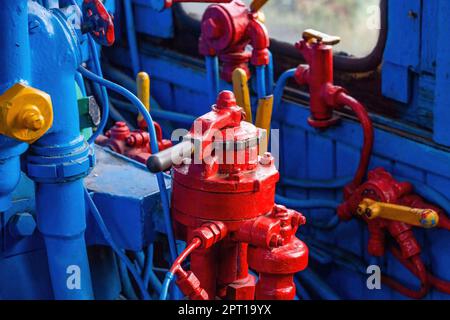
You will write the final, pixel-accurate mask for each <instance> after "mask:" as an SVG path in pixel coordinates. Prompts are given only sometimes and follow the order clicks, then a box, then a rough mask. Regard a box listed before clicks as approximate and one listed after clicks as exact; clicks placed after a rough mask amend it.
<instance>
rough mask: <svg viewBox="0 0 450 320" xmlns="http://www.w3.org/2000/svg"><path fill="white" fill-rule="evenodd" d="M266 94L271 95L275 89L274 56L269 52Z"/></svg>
mask: <svg viewBox="0 0 450 320" xmlns="http://www.w3.org/2000/svg"><path fill="white" fill-rule="evenodd" d="M266 82H267V84H266V94H267V95H271V94H272V93H273V87H274V71H273V55H272V52H270V51H269V64H268V65H267V68H266Z"/></svg>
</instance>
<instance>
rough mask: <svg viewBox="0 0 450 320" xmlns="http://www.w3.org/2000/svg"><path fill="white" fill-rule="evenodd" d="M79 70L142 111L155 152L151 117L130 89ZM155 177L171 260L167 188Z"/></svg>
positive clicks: (173, 255)
mask: <svg viewBox="0 0 450 320" xmlns="http://www.w3.org/2000/svg"><path fill="white" fill-rule="evenodd" d="M79 71H80V72H81V74H82V75H83V76H84V77H86V78H88V79H91V80H92V81H94V82H97V83H99V84H101V85H104V86H105V87H107V88H108V89H110V90H112V91H115V92H117V93H118V94H121V95H123V96H124V97H126V98H127V99H128V100H130V102H131V103H133V105H134V106H135V107H136V108H137V109H138V110H139V112H141V113H142V115H143V117H144V119H145V121H146V123H147V125H148V130H149V133H150V148H151V150H154V152H155V153H156V152H158V151H159V148H158V141H157V138H156V131H155V127H154V125H153V119H152V117H151V115H150V113H149V112H148V111H147V109H146V108H145V106H144V105H143V104H142V102H141V101H140V100H139V99H138V98H137V97H136V96H135V95H134V94H132V93H131V92H130V91H128V90H127V89H125V88H124V87H121V86H119V85H118V84H116V83H113V82H111V81H108V80H105V79H103V78H100V77H98V76H97V75H95V74H93V73H92V72H90V71H89V70H86V69H85V68H83V67H80V68H79ZM156 178H157V180H158V186H159V191H160V196H161V202H162V208H163V213H164V223H165V226H166V233H167V237H168V239H169V249H170V256H171V259H172V262H173V261H175V259H176V258H177V256H178V254H177V250H176V244H175V236H174V234H173V229H172V218H171V215H170V205H169V197H168V192H167V188H166V184H165V180H164V174H163V173H158V174H156Z"/></svg>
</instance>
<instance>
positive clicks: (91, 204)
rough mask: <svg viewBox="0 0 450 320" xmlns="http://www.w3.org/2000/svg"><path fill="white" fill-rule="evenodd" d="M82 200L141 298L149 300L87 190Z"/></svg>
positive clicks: (137, 275)
mask: <svg viewBox="0 0 450 320" xmlns="http://www.w3.org/2000/svg"><path fill="white" fill-rule="evenodd" d="M84 198H85V201H86V203H87V204H88V206H89V211H90V212H91V214H92V215H93V216H94V219H95V221H96V222H97V225H98V226H99V228H100V231H101V233H102V235H103V237H104V239H105V240H106V242H108V244H109V245H110V247H111V248H112V249H113V250H114V252H115V253H116V254H117V255H118V256H119V258H120V260H121V261H122V262H123V263H124V264H125V265H126V267H127V269H128V270H129V271H130V272H131V274H132V275H133V278H134V281H135V282H136V284H137V286H138V287H139V290H140V293H141V296H142V298H143V299H145V300H150V296H149V295H148V292H147V288H146V287H145V285H144V283H143V281H142V279H141V277H140V276H139V273H138V272H137V271H136V268H135V267H134V266H133V264H132V263H131V261H130V260H129V259H128V257H127V256H126V255H125V253H123V252H122V250H121V249H120V248H119V247H118V246H117V244H116V243H115V242H114V239H113V238H112V236H111V233H110V232H109V230H108V228H107V227H106V224H105V222H104V221H103V218H102V215H101V214H100V212H99V211H98V209H97V206H96V205H95V203H94V200H92V198H91V196H90V194H89V192H88V191H87V189H84Z"/></svg>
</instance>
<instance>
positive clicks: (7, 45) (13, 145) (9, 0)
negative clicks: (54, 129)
mask: <svg viewBox="0 0 450 320" xmlns="http://www.w3.org/2000/svg"><path fill="white" fill-rule="evenodd" d="M0 29H1V30H2V31H1V32H2V35H1V37H0V48H1V50H0V61H3V63H2V71H1V72H0V94H3V93H4V92H5V91H6V90H8V89H9V88H11V87H12V86H13V85H14V84H15V83H17V82H20V81H25V82H27V81H29V80H30V79H31V75H30V66H31V64H30V61H31V60H30V45H29V34H28V10H27V0H3V1H0ZM27 148H28V145H27V144H25V143H20V142H18V141H16V140H13V139H10V138H8V137H6V136H2V135H0V176H1V177H2V178H1V180H2V181H1V183H0V212H3V211H6V210H8V209H9V208H10V206H11V193H12V192H13V191H14V189H15V188H16V186H17V184H18V183H19V180H20V159H19V157H20V155H21V154H22V153H24V152H25V151H26V149H27Z"/></svg>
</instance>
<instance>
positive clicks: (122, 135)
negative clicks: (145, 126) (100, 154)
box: [95, 121, 172, 164]
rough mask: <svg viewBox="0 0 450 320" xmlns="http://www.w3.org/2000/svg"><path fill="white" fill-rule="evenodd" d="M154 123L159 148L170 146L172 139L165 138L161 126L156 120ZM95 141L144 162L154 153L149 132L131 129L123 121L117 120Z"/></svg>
mask: <svg viewBox="0 0 450 320" xmlns="http://www.w3.org/2000/svg"><path fill="white" fill-rule="evenodd" d="M154 124H155V130H156V138H157V140H158V148H159V150H164V149H167V148H170V147H171V146H172V141H170V140H166V139H163V137H162V129H161V127H160V126H159V124H158V123H156V122H155V123H154ZM95 142H96V143H97V144H98V145H101V146H105V147H109V148H111V150H113V151H114V152H117V153H120V154H123V155H124V156H126V157H129V158H131V159H133V160H136V161H138V162H141V163H144V164H145V163H146V161H147V159H148V158H149V157H150V155H151V154H152V152H151V150H150V136H149V133H148V132H147V131H144V130H136V131H131V130H130V129H129V128H128V126H127V125H126V124H125V122H122V121H119V122H116V124H115V125H114V126H113V127H112V128H111V129H110V130H108V131H107V132H106V133H105V135H100V136H99V137H98V138H97V139H96V140H95Z"/></svg>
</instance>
